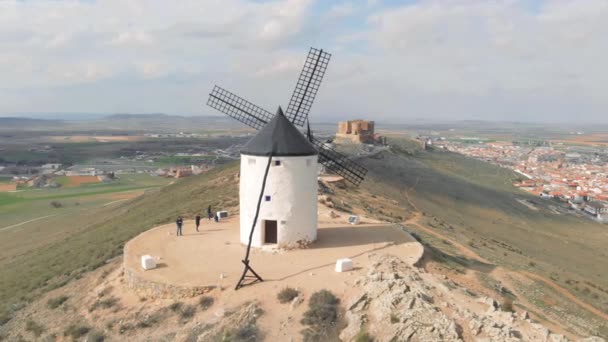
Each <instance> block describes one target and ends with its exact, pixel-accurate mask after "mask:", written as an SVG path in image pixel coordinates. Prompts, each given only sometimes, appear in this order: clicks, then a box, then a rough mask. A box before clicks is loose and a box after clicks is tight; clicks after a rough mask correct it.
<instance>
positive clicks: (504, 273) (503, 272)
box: [403, 180, 608, 321]
mask: <svg viewBox="0 0 608 342" xmlns="http://www.w3.org/2000/svg"><path fill="white" fill-rule="evenodd" d="M416 184H418V181H417V180H416V183H415V184H414V185H413V186H412V187H411V188H410V189H408V190H405V191H403V196H404V197H405V199H406V201H407V202H408V204H409V205H411V206H412V208H413V209H414V210H415V212H414V216H412V217H411V218H409V219H408V220H406V221H404V222H403V224H406V225H407V224H409V225H414V226H416V227H418V228H420V229H421V230H424V231H425V232H426V233H429V234H431V235H433V236H435V237H437V238H440V239H442V240H446V241H449V242H450V243H451V244H452V245H453V246H454V247H455V248H456V249H458V251H459V252H460V253H462V255H464V256H465V257H467V258H470V259H474V260H477V261H480V262H484V263H490V262H489V261H488V260H486V259H485V258H483V257H481V256H480V255H479V254H477V253H476V252H474V251H473V250H471V249H469V248H468V247H466V246H464V245H462V244H460V243H458V242H456V241H454V240H452V239H450V238H449V237H447V236H445V235H443V234H441V233H439V232H437V231H435V230H434V229H431V228H429V227H426V226H425V225H423V224H422V223H420V218H421V216H422V214H421V212H420V211H419V210H418V208H417V207H416V205H415V204H414V203H413V202H412V201H411V200H410V197H409V194H408V191H410V190H413V189H414V188H415V187H416ZM510 273H511V274H516V275H521V276H524V277H526V278H528V279H531V280H536V281H540V282H542V283H544V284H545V285H547V286H549V287H551V288H552V289H553V290H555V291H556V292H558V293H559V294H561V295H562V296H564V297H566V298H568V299H569V300H570V301H572V302H573V303H575V304H577V305H579V306H580V307H582V308H584V309H585V310H587V311H589V312H591V313H593V314H595V315H596V316H598V317H600V318H602V319H604V320H606V321H608V314H606V313H605V312H603V311H601V310H599V309H597V308H596V307H594V306H593V305H591V304H588V303H586V302H584V301H582V300H580V299H578V298H577V297H576V296H574V295H573V294H572V293H571V292H570V291H568V290H567V289H565V288H563V287H561V286H560V285H558V284H556V283H555V282H553V281H551V280H550V279H548V278H545V277H543V276H541V275H538V274H534V273H531V272H528V271H523V270H521V271H516V270H509V269H506V268H504V267H500V266H496V268H495V269H494V270H492V271H491V272H490V275H493V276H494V277H495V278H496V279H497V280H500V281H502V282H504V283H510V281H508V280H507V279H506V278H508V277H509V274H510ZM512 288H514V287H513V286H512Z"/></svg>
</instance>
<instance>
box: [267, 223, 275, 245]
mask: <svg viewBox="0 0 608 342" xmlns="http://www.w3.org/2000/svg"><path fill="white" fill-rule="evenodd" d="M264 243H268V244H274V243H277V221H274V220H264Z"/></svg>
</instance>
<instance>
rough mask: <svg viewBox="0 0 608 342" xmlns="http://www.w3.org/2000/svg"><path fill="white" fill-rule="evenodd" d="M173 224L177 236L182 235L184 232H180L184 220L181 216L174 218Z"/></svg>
mask: <svg viewBox="0 0 608 342" xmlns="http://www.w3.org/2000/svg"><path fill="white" fill-rule="evenodd" d="M175 224H176V225H177V233H176V235H177V236H183V235H184V234H182V225H183V224H184V220H183V219H182V217H181V216H178V217H177V220H175Z"/></svg>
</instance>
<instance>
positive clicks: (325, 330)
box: [301, 290, 340, 342]
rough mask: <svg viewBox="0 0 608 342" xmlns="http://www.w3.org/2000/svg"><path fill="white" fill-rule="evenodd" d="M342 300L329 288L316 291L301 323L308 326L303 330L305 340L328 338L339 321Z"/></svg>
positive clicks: (306, 341)
mask: <svg viewBox="0 0 608 342" xmlns="http://www.w3.org/2000/svg"><path fill="white" fill-rule="evenodd" d="M339 303H340V300H339V299H338V298H337V297H336V296H334V294H333V293H331V292H329V291H327V290H321V291H318V292H315V293H313V294H312V296H310V300H309V301H308V311H306V312H305V313H304V317H303V318H302V321H301V323H302V324H303V325H307V326H308V327H307V328H306V329H304V330H303V331H302V335H303V337H304V341H305V342H308V341H319V340H327V339H328V336H329V335H330V334H331V333H332V332H333V331H334V330H335V329H334V327H335V325H336V323H337V321H338V304H339Z"/></svg>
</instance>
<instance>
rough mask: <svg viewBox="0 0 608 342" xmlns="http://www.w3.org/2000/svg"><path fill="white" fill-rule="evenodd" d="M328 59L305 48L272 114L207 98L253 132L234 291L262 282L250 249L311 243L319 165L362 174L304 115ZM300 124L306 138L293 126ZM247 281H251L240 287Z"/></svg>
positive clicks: (217, 90) (230, 96)
mask: <svg viewBox="0 0 608 342" xmlns="http://www.w3.org/2000/svg"><path fill="white" fill-rule="evenodd" d="M330 58H331V55H330V54H329V53H327V52H325V51H323V50H320V49H315V48H311V49H310V52H309V53H308V56H307V58H306V62H305V63H304V68H303V69H302V71H301V73H300V77H299V78H298V81H297V83H296V88H295V90H294V92H293V95H292V97H291V99H290V101H289V105H288V107H287V110H286V113H283V110H282V109H281V107H279V108H278V110H277V112H276V114H275V115H273V114H272V113H270V112H268V111H266V110H264V109H262V108H260V107H259V106H256V105H255V104H253V103H251V102H249V101H247V100H245V99H243V98H241V97H239V96H237V95H236V94H234V93H232V92H230V91H228V90H225V89H223V88H221V87H219V86H217V85H216V86H215V87H214V88H213V90H212V91H211V93H210V94H209V100H208V101H207V105H209V106H210V107H212V108H215V109H217V110H219V111H220V112H222V113H224V114H226V115H228V116H230V117H232V118H234V119H236V120H238V121H240V122H242V123H244V124H246V125H248V126H250V127H252V128H255V129H256V130H258V133H257V134H256V135H255V136H254V137H253V138H252V139H251V140H250V141H249V142H248V143H247V144H246V145H245V146H244V147H243V148H242V150H241V178H240V188H239V189H240V190H239V197H240V215H241V218H240V220H241V222H240V223H241V229H240V240H241V243H243V244H247V252H246V254H245V259H243V260H242V262H243V264H244V265H245V269H244V271H243V275H242V276H241V278H240V280H239V282H238V284H237V286H236V289H237V290H238V289H239V288H240V287H242V286H245V285H248V284H251V283H255V282H257V281H263V280H262V278H261V277H260V276H259V275H258V274H257V273H256V272H255V271H254V270H253V269H252V268H251V266H250V265H249V253H250V250H251V247H252V246H253V247H263V246H264V245H267V244H271V245H276V246H277V247H279V248H297V247H300V246H303V245H306V244H308V243H310V242H312V241H314V240H316V238H317V165H318V163H320V164H322V165H323V166H325V168H326V170H329V171H331V172H333V173H336V174H338V175H340V176H342V177H343V178H344V179H346V180H347V181H349V182H350V183H352V184H354V185H359V184H360V183H361V182H362V181H363V179H364V177H365V174H366V173H367V170H366V169H365V168H364V167H362V166H361V165H359V164H357V163H355V162H354V161H352V160H350V159H349V158H348V157H347V156H346V155H344V154H341V153H339V152H337V151H335V150H334V149H332V148H331V147H329V146H328V145H327V144H325V143H324V142H322V141H320V140H318V139H316V138H314V137H313V135H312V132H311V131H310V125H309V124H308V114H309V112H310V109H311V107H312V104H313V101H314V99H315V97H316V95H317V91H318V90H319V87H320V85H321V81H322V80H323V76H324V74H325V71H326V70H327V65H328V63H329V60H330ZM304 125H307V127H308V133H307V136H306V137H305V136H304V135H303V134H302V132H300V130H298V128H297V127H296V126H299V127H303V126H304ZM262 203H264V205H263V206H262ZM249 225H251V228H249V229H247V228H248V227H249ZM256 226H260V227H261V229H258V230H256V229H255V228H256ZM248 272H251V273H252V274H253V275H251V276H250V275H247V273H248ZM246 278H251V279H252V280H251V281H250V282H248V283H245V279H246Z"/></svg>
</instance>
